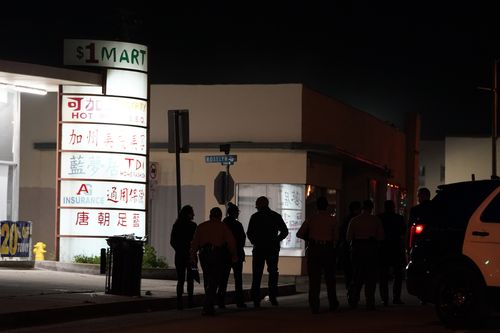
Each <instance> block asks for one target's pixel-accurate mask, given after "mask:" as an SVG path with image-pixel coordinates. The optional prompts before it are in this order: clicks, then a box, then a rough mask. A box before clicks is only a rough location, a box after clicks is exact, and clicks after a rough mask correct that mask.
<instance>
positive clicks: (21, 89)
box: [0, 83, 47, 96]
mask: <svg viewBox="0 0 500 333" xmlns="http://www.w3.org/2000/svg"><path fill="white" fill-rule="evenodd" d="M0 86H3V87H6V88H10V89H13V90H16V91H19V92H23V93H28V94H35V95H41V96H45V95H47V90H45V89H39V88H32V87H25V86H16V85H13V84H7V83H0Z"/></svg>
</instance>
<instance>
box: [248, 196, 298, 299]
mask: <svg viewBox="0 0 500 333" xmlns="http://www.w3.org/2000/svg"><path fill="white" fill-rule="evenodd" d="M255 208H257V212H256V213H254V214H252V216H251V217H250V221H249V223H248V230H247V237H248V239H249V240H250V242H251V243H252V245H253V251H252V288H251V294H252V300H253V304H254V307H256V308H259V307H260V300H261V297H260V283H261V281H262V273H263V272H264V264H267V272H268V273H269V281H268V287H269V301H270V302H271V304H272V305H275V306H277V305H278V300H277V298H276V297H277V296H278V276H279V273H278V260H279V253H280V242H281V241H282V240H283V239H285V238H286V236H288V228H287V226H286V224H285V221H283V218H282V217H281V215H280V214H278V213H276V212H275V211H273V210H271V209H270V208H269V200H268V199H267V198H266V197H264V196H262V197H259V198H257V200H256V201H255Z"/></svg>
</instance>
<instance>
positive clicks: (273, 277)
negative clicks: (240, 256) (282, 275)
mask: <svg viewBox="0 0 500 333" xmlns="http://www.w3.org/2000/svg"><path fill="white" fill-rule="evenodd" d="M279 253H280V250H279V248H278V249H261V248H257V247H254V249H253V251H252V255H253V257H252V288H251V294H252V300H253V301H254V302H256V303H260V300H261V295H260V283H261V282H262V274H263V273H264V264H267V272H268V273H269V280H268V287H269V298H271V299H273V298H274V299H275V298H276V297H277V296H278V277H279V273H278V260H279Z"/></svg>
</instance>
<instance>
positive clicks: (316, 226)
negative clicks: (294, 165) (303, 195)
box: [297, 197, 339, 314]
mask: <svg viewBox="0 0 500 333" xmlns="http://www.w3.org/2000/svg"><path fill="white" fill-rule="evenodd" d="M316 207H317V209H318V211H317V213H316V214H315V215H313V216H312V217H310V218H308V219H306V220H305V222H304V223H303V224H302V226H301V227H300V229H299V230H298V231H297V237H298V238H301V239H303V240H305V241H306V244H307V248H306V257H307V273H308V275H309V307H310V308H311V312H312V313H314V314H316V313H319V293H320V289H321V275H322V273H324V274H325V282H326V290H327V295H328V302H329V303H330V311H335V310H336V309H337V308H338V307H339V301H338V299H337V287H336V281H335V258H336V253H335V252H336V251H335V246H336V243H337V241H338V239H339V235H338V226H337V220H336V218H335V217H333V216H331V215H330V214H329V213H328V211H327V208H328V200H327V199H326V198H325V197H319V198H318V200H317V201H316Z"/></svg>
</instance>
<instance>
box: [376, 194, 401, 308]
mask: <svg viewBox="0 0 500 333" xmlns="http://www.w3.org/2000/svg"><path fill="white" fill-rule="evenodd" d="M378 217H379V218H380V220H381V221H382V226H383V228H384V240H383V241H382V243H381V248H380V250H381V251H380V285H379V289H380V297H381V298H382V302H383V303H384V306H387V305H389V277H390V275H391V269H392V272H393V274H394V284H393V286H392V302H393V303H394V304H403V301H402V300H401V286H402V283H403V275H404V269H405V265H406V257H405V244H404V241H405V235H406V224H405V219H404V217H403V216H402V215H399V214H397V213H396V207H395V205H394V201H392V200H386V201H385V203H384V212H383V213H382V214H379V215H378Z"/></svg>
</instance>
